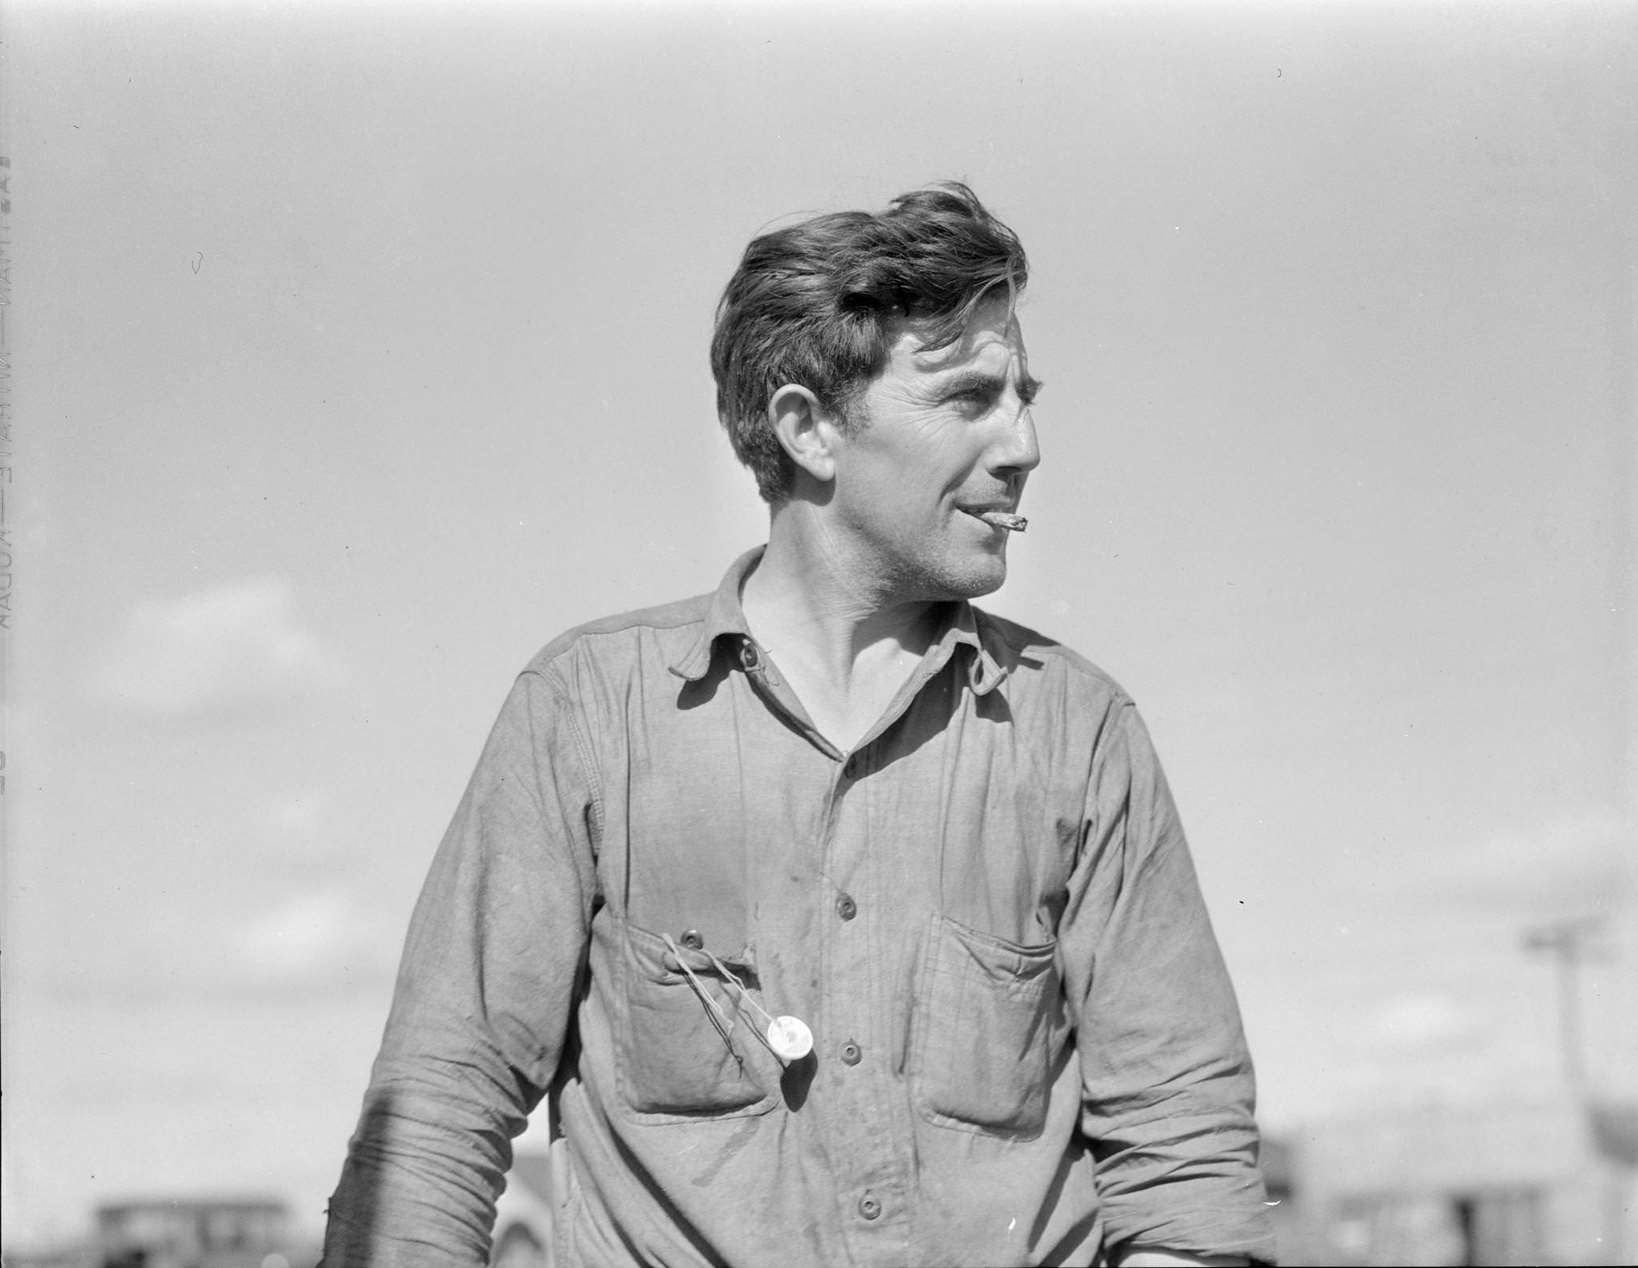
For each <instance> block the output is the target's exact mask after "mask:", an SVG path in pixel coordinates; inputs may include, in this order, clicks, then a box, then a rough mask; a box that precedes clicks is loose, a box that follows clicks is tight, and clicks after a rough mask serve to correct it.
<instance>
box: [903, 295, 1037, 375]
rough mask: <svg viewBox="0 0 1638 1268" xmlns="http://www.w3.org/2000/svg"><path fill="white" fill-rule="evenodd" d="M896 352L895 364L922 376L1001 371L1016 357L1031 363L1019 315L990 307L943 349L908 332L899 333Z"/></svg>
mask: <svg viewBox="0 0 1638 1268" xmlns="http://www.w3.org/2000/svg"><path fill="white" fill-rule="evenodd" d="M893 351H894V354H895V356H894V359H895V360H902V361H903V362H904V363H905V364H906V365H908V366H909V368H911V369H914V370H918V371H920V372H921V373H923V374H937V373H940V372H942V371H946V370H955V369H961V368H968V367H973V366H986V367H992V368H994V369H995V370H997V371H1000V370H1002V369H1004V368H1005V366H1006V363H1007V362H1009V361H1011V360H1012V358H1013V357H1014V356H1016V357H1018V358H1019V359H1020V360H1025V361H1027V360H1028V354H1027V353H1026V352H1025V351H1024V332H1023V327H1022V326H1020V325H1019V322H1018V315H1017V314H1016V313H1014V312H1012V311H1010V310H1009V309H1007V308H1005V307H1002V308H1001V309H1000V311H995V310H993V309H989V308H988V306H986V307H985V308H981V309H979V310H978V312H977V313H975V314H974V315H973V319H972V321H970V322H968V323H967V328H966V329H965V330H964V331H962V333H961V338H959V339H957V340H956V341H955V342H954V343H951V344H947V345H946V346H944V347H942V348H928V347H926V344H925V341H924V340H923V338H922V337H921V336H920V335H919V334H918V333H917V332H916V331H915V330H914V329H906V330H904V331H901V332H900V335H899V338H898V339H897V340H896V341H895V344H894V349H893Z"/></svg>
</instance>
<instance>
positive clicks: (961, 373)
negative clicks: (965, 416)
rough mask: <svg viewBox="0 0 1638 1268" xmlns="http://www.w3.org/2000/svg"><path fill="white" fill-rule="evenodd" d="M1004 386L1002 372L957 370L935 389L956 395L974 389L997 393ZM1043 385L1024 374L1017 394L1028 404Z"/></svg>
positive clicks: (945, 393)
mask: <svg viewBox="0 0 1638 1268" xmlns="http://www.w3.org/2000/svg"><path fill="white" fill-rule="evenodd" d="M1006 386H1007V377H1006V375H1004V374H991V373H990V372H989V371H987V370H958V371H957V372H956V373H954V374H952V375H951V376H950V377H949V378H947V379H941V380H940V381H939V382H938V387H937V390H938V392H939V394H940V395H941V396H956V395H959V394H960V393H962V392H970V391H973V390H975V389H982V390H986V391H991V392H997V393H999V392H1000V391H1001V389H1002V388H1004V387H1006ZM1043 386H1045V385H1044V384H1043V383H1042V382H1041V380H1040V379H1038V378H1036V377H1035V376H1034V375H1029V374H1026V375H1025V376H1024V377H1023V378H1022V379H1020V380H1019V381H1018V395H1019V396H1020V397H1022V398H1023V400H1024V402H1025V404H1028V403H1029V402H1030V401H1033V400H1034V399H1035V396H1036V394H1037V393H1038V392H1039V391H1040V390H1041V388H1042V387H1043Z"/></svg>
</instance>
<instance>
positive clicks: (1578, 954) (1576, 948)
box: [1524, 917, 1601, 1100]
mask: <svg viewBox="0 0 1638 1268" xmlns="http://www.w3.org/2000/svg"><path fill="white" fill-rule="evenodd" d="M1600 923H1601V922H1600V921H1599V920H1598V919H1597V918H1595V917H1584V918H1582V919H1580V920H1558V921H1554V922H1553V923H1551V924H1545V925H1537V926H1535V927H1534V928H1531V929H1527V930H1525V933H1524V949H1525V950H1526V951H1538V952H1541V953H1543V954H1546V955H1550V956H1552V957H1553V960H1554V962H1555V964H1556V966H1557V968H1558V1034H1559V1043H1560V1045H1561V1047H1562V1051H1563V1053H1564V1077H1565V1079H1566V1081H1567V1082H1568V1083H1569V1085H1570V1090H1571V1091H1572V1092H1574V1093H1575V1095H1576V1096H1577V1098H1579V1099H1582V1100H1585V1098H1586V1094H1587V1066H1586V1058H1585V1054H1584V1052H1583V1048H1582V1039H1581V966H1582V965H1583V964H1585V963H1586V961H1587V952H1588V950H1589V949H1590V948H1589V945H1588V944H1589V942H1590V941H1591V939H1592V936H1593V934H1594V933H1596V932H1597V930H1598V928H1599V926H1600Z"/></svg>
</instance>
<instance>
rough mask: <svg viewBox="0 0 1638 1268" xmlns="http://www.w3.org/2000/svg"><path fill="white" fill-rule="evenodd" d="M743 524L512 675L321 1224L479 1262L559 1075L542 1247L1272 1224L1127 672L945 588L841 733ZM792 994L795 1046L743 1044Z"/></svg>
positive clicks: (713, 1247)
mask: <svg viewBox="0 0 1638 1268" xmlns="http://www.w3.org/2000/svg"><path fill="white" fill-rule="evenodd" d="M757 558H758V552H755V551H753V552H751V553H750V554H748V555H746V556H744V557H743V558H741V559H740V560H739V561H737V562H736V564H735V565H734V567H733V568H732V569H730V571H729V573H728V575H727V576H726V577H725V578H724V580H723V583H722V585H721V587H719V589H718V590H717V591H716V593H715V594H713V595H706V596H702V597H700V598H697V599H692V600H687V601H684V602H681V603H676V604H672V605H669V606H666V607H661V608H655V609H649V610H646V611H643V612H637V613H632V614H628V615H625V616H620V617H615V618H612V619H609V620H605V621H602V622H598V623H594V624H591V625H586V626H583V627H581V628H579V629H576V630H574V631H572V632H570V633H569V634H566V635H565V636H563V637H562V638H559V639H558V640H556V641H555V642H553V643H551V644H550V645H548V646H547V647H546V648H545V649H544V650H543V651H542V652H541V653H540V654H539V655H538V656H537V657H536V658H535V659H534V660H533V661H532V662H531V663H530V665H529V666H528V667H527V669H526V670H525V671H524V672H523V673H522V674H521V675H520V676H519V678H518V679H517V682H516V684H515V685H514V687H513V689H512V691H511V694H510V695H509V697H508V698H507V700H506V703H505V705H504V707H503V709H502V710H501V714H500V717H499V720H498V721H497V723H496V725H495V728H494V731H493V733H492V734H491V736H490V738H489V741H488V743H487V745H486V747H485V749H484V752H483V755H482V758H481V760H480V761H479V763H478V767H477V770H476V773H475V774H474V775H473V777H472V781H471V784H470V786H469V788H468V789H467V792H466V795H465V797H464V798H463V799H462V801H461V804H460V807H459V809H458V810H457V812H456V815H455V818H454V822H453V823H452V825H451V826H450V828H449V831H448V833H447V835H446V836H445V838H444V840H443V843H442V845H441V847H440V848H439V851H438V854H437V856H436V860H435V862H434V863H433V865H432V869H431V873H430V875H429V876H428V878H427V881H426V885H425V888H424V890H423V892H422V896H421V899H420V902H419V904H418V906H417V908H416V911H415V915H414V918H413V920H412V923H411V927H410V932H409V936H408V940H407V944H406V947H405V951H404V956H403V962H402V967H401V969H400V973H399V978H398V984H397V990H396V994H395V997H394V1001H393V1007H392V1012H391V1015H390V1018H389V1020H388V1023H387V1027H386V1033H385V1037H384V1039H383V1041H382V1046H381V1051H380V1054H379V1056H378V1058H377V1060H376V1063H375V1066H374V1070H373V1074H372V1078H371V1082H370V1086H369V1090H368V1092H367V1094H366V1097H365V1103H364V1110H363V1114H362V1117H361V1119H360V1122H359V1126H358V1130H357V1132H356V1134H355V1135H354V1137H353V1141H352V1145H351V1148H350V1151H349V1155H348V1158H347V1162H346V1165H345V1167H344V1170H343V1174H342V1179H341V1183H340V1186H339V1187H338V1189H337V1190H336V1193H335V1195H334V1197H333V1199H332V1202H331V1209H330V1225H329V1231H328V1236H327V1242H326V1258H325V1262H326V1263H327V1264H330V1265H333V1266H339V1265H400V1264H402V1265H411V1264H414V1265H433V1264H437V1265H448V1264H461V1263H466V1264H480V1263H483V1262H484V1261H485V1259H486V1255H487V1249H488V1239H489V1231H490V1227H491V1224H492V1222H493V1219H494V1205H493V1203H494V1197H495V1194H496V1193H497V1192H498V1190H499V1188H500V1186H501V1185H502V1183H503V1175H504V1172H505V1171H506V1169H507V1167H508V1166H509V1163H510V1157H511V1155H510V1140H511V1138H512V1137H513V1136H515V1135H516V1134H517V1133H518V1132H519V1131H520V1130H521V1129H522V1128H523V1126H524V1123H525V1120H526V1116H527V1115H528V1113H529V1112H530V1111H531V1110H532V1109H533V1108H534V1107H535V1106H536V1104H537V1103H538V1102H539V1100H540V1099H541V1098H542V1097H543V1096H546V1095H548V1094H549V1095H550V1096H551V1098H552V1101H553V1106H552V1108H553V1111H554V1114H555V1122H556V1123H557V1124H558V1126H559V1127H560V1129H561V1131H562V1132H563V1134H564V1136H565V1137H566V1141H565V1144H566V1146H567V1150H568V1167H567V1174H568V1177H569V1179H568V1184H567V1186H566V1191H565V1192H563V1193H560V1194H556V1195H554V1196H555V1199H556V1201H557V1203H558V1210H557V1215H558V1219H557V1229H556V1232H557V1240H558V1245H557V1248H556V1249H557V1251H558V1254H559V1257H560V1258H559V1262H562V1263H565V1264H575V1265H597V1264H631V1263H643V1264H666V1265H699V1264H723V1263H726V1264H742V1265H757V1264H764V1263H772V1262H778V1263H781V1264H783V1265H835V1264H858V1265H905V1264H915V1265H933V1264H1026V1263H1028V1264H1034V1263H1061V1264H1089V1263H1093V1262H1098V1261H1099V1257H1100V1255H1108V1254H1112V1253H1115V1252H1117V1251H1119V1250H1120V1249H1122V1248H1126V1247H1131V1246H1135V1245H1142V1246H1153V1247H1166V1248H1170V1249H1174V1250H1180V1251H1193V1252H1196V1253H1203V1254H1204V1253H1238V1254H1242V1255H1248V1256H1251V1257H1253V1258H1258V1259H1265V1260H1272V1258H1273V1242H1272V1235H1271V1231H1270V1228H1269V1224H1268V1219H1267V1213H1266V1211H1265V1209H1264V1206H1263V1196H1264V1194H1263V1188H1262V1183H1261V1180H1260V1178H1259V1175H1258V1172H1257V1169H1256V1149H1257V1135H1256V1128H1255V1125H1254V1121H1253V1080H1252V1069H1251V1062H1250V1058H1249V1056H1248V1054H1247V1050H1246V1046H1245V1042H1244V1038H1243V1035H1242V1032H1241V1026H1240V1021H1239V1016H1238V1011H1237V1007H1236V1004H1235V999H1234V994H1233V990H1232V987H1231V986H1230V983H1229V980H1228V977H1227V974H1226V972H1225V970H1224V966H1223V963H1222V959H1221V956H1220V955H1219V952H1218V948H1217V945H1216V942H1215V940H1214V938H1213V935H1212V931H1211V926H1210V922H1209V920H1208V918H1207V914H1206V910H1205V907H1204V905H1203V902H1202V900H1201V896H1200V892H1199V889H1198V886H1197V884H1196V880H1195V874H1194V869H1193V864H1192V862H1191V859H1190V855H1189V849H1188V846H1187V844H1186V842H1185V839H1184V834H1183V830H1182V827H1181V825H1180V823H1179V821H1178V816H1177V812H1176V809H1175V807H1174V805H1173V801H1172V797H1171V794H1170V792H1169V791H1168V789H1167V785H1166V781H1165V778H1164V776H1163V775H1162V773H1161V769H1160V766H1159V764H1158V762H1157V760H1156V758H1155V754H1154V751H1153V748H1152V747H1151V745H1150V741H1149V737H1148V735H1147V733H1146V731H1145V730H1144V727H1143V723H1142V721H1141V720H1140V718H1139V717H1138V714H1137V711H1136V709H1135V708H1134V707H1133V704H1132V702H1131V700H1130V699H1129V698H1128V697H1127V696H1126V694H1125V693H1124V692H1123V691H1122V690H1121V689H1120V688H1119V687H1118V686H1117V685H1116V684H1115V683H1114V682H1112V681H1111V680H1110V679H1109V678H1108V677H1106V676H1105V675H1104V674H1103V673H1101V672H1100V671H1099V670H1098V669H1096V668H1095V667H1093V666H1092V665H1090V664H1088V663H1087V662H1086V661H1084V660H1082V659H1081V658H1080V657H1078V656H1077V655H1075V654H1074V653H1073V652H1071V651H1069V650H1067V649H1066V648H1064V647H1061V646H1059V645H1058V644H1056V643H1053V642H1051V641H1050V640H1048V639H1045V638H1043V637H1041V636H1040V635H1038V634H1035V633H1034V632H1032V631H1030V630H1027V629H1024V628H1023V627H1021V626H1019V625H1016V624H1014V623H1012V622H1009V621H1005V620H1002V619H999V618H997V617H994V616H991V615H989V614H987V613H984V612H982V611H980V610H979V609H977V608H976V607H973V606H971V605H968V604H951V605H948V610H947V614H946V619H945V624H944V626H943V632H942V635H941V636H940V637H939V638H938V640H937V642H936V643H935V645H934V646H933V647H932V648H931V650H930V651H929V652H928V653H927V655H926V656H925V657H924V658H923V660H922V662H921V664H920V666H919V668H918V669H917V670H916V672H915V673H914V675H913V676H912V677H911V679H910V680H909V681H908V682H907V683H906V685H905V687H904V688H903V690H901V691H900V693H899V694H898V696H897V697H896V699H895V700H894V701H893V703H892V704H891V705H890V706H889V708H888V709H887V711H886V712H885V713H884V715H883V717H882V718H881V720H880V721H879V723H878V724H877V725H876V727H875V728H874V729H873V730H872V731H871V732H870V733H869V734H868V735H867V736H866V737H865V738H864V739H863V740H862V741H861V742H860V743H859V744H858V746H857V747H856V748H855V749H854V750H853V751H851V752H847V753H844V752H840V751H838V750H837V749H836V748H835V747H834V746H832V745H831V744H830V743H829V742H828V741H827V740H825V739H824V738H823V737H822V736H821V735H819V734H818V732H817V731H815V730H814V728H813V727H812V725H811V724H810V723H809V721H808V719H807V716H806V714H805V713H804V712H803V710H802V708H801V705H800V704H799V702H798V701H797V700H796V699H795V697H794V695H793V694H792V693H791V691H790V689H789V687H788V686H787V684H786V683H785V682H784V680H783V679H782V678H781V677H780V675H779V671H778V667H777V663H776V661H775V659H773V658H772V657H770V655H769V653H768V651H767V650H765V649H762V648H759V647H758V646H757V644H756V643H755V642H754V640H753V639H752V638H751V636H750V633H749V631H748V629H747V627H746V624H745V619H744V615H743V612H742V610H741V608H740V604H739V588H740V585H741V583H742V581H743V579H744V577H745V576H746V575H747V574H748V572H749V570H750V569H751V568H752V567H754V566H755V562H756V560H757ZM783 1016H791V1017H796V1018H799V1019H801V1020H802V1021H803V1022H804V1023H806V1025H807V1027H808V1028H809V1030H810V1031H811V1034H812V1038H813V1048H812V1051H811V1052H810V1053H809V1054H807V1055H806V1056H803V1057H801V1058H799V1059H791V1058H782V1057H781V1056H779V1055H778V1054H776V1052H775V1051H774V1048H773V1046H772V1045H771V1044H770V1043H769V1041H768V1035H767V1027H768V1021H769V1019H770V1018H773V1017H783Z"/></svg>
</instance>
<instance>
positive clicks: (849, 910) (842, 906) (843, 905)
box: [836, 894, 859, 920]
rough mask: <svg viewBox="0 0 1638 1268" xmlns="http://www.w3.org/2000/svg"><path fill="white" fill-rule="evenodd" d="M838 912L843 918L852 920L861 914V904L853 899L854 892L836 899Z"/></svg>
mask: <svg viewBox="0 0 1638 1268" xmlns="http://www.w3.org/2000/svg"><path fill="white" fill-rule="evenodd" d="M836 914H837V915H838V916H840V917H841V918H842V919H843V920H852V919H853V917H855V916H857V915H858V914H859V904H858V903H856V902H854V901H853V895H852V894H843V895H842V896H841V897H840V898H838V899H837V900H836Z"/></svg>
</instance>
